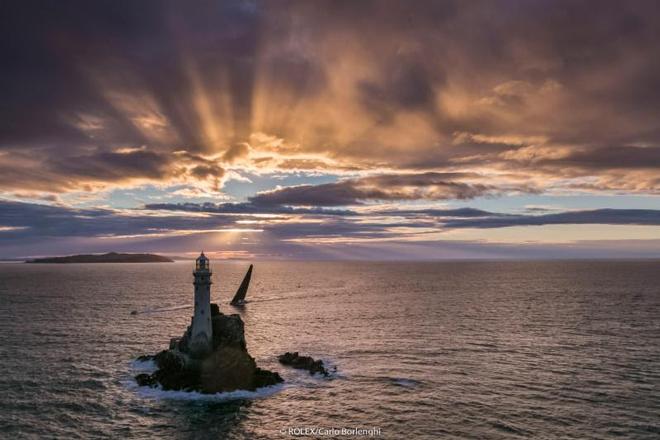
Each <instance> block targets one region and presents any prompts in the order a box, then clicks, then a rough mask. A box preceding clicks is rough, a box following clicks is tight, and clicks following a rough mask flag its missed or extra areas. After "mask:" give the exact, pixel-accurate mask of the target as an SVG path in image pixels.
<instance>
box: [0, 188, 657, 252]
mask: <svg viewBox="0 0 660 440" xmlns="http://www.w3.org/2000/svg"><path fill="white" fill-rule="evenodd" d="M558 224H608V225H649V226H660V211H657V210H617V209H612V210H590V211H568V212H560V213H556V214H544V215H511V214H504V213H494V212H487V211H482V210H477V209H472V208H460V209H420V210H405V209H402V210H380V211H379V210H375V211H368V212H355V211H345V210H332V209H324V208H291V207H284V206H256V205H251V204H249V203H245V204H240V203H226V204H199V205H197V204H192V203H190V204H157V205H148V206H145V207H144V208H141V209H123V210H122V209H109V208H86V209H76V208H70V207H65V206H49V205H42V204H33V203H21V202H12V201H7V200H0V249H2V251H1V252H0V257H3V258H6V257H13V256H28V255H43V254H44V253H46V254H48V253H50V254H53V253H54V254H57V253H72V252H74V253H75V252H78V251H80V252H83V251H84V252H103V251H108V250H126V251H128V250H131V251H142V252H144V251H154V252H157V251H161V252H162V251H166V252H173V253H176V252H181V249H201V248H204V249H222V250H223V251H231V252H234V251H235V252H249V253H251V254H252V253H254V254H259V255H270V256H271V257H272V256H274V255H280V256H283V255H288V256H289V257H291V258H300V257H304V256H305V255H315V256H316V257H319V256H320V255H323V252H324V250H323V249H326V251H328V252H330V250H333V251H332V252H335V254H334V255H335V257H336V258H339V257H341V256H342V255H344V256H346V257H348V256H350V255H349V254H350V253H351V249H353V250H356V252H357V249H359V248H364V249H367V248H370V249H372V250H374V252H375V249H380V252H384V254H383V256H381V257H380V258H392V257H393V256H395V255H399V253H398V251H397V249H398V250H401V249H407V250H406V252H414V250H415V249H417V250H418V251H419V252H420V253H419V254H418V255H416V256H415V255H412V254H409V255H408V257H410V258H424V256H432V255H436V256H438V255H440V254H444V253H446V252H449V254H452V252H451V251H450V250H451V249H463V250H464V251H466V250H467V249H471V250H470V255H473V256H474V255H477V253H478V251H479V249H480V251H481V252H482V255H484V256H485V255H491V253H493V252H494V253H496V254H498V255H509V256H516V255H518V256H519V255H525V252H527V251H525V249H527V248H528V247H526V246H524V245H522V244H515V245H514V244H511V245H510V246H508V247H507V246H504V245H502V244H493V245H490V244H488V243H484V242H483V240H480V239H475V240H471V241H470V240H458V241H457V240H456V239H454V238H452V235H451V234H452V231H455V230H460V229H480V228H490V229H494V228H508V227H511V226H538V227H542V225H558ZM489 234H491V233H489ZM237 237H242V238H241V239H237ZM370 243H371V244H370ZM378 243H380V245H379V244H378ZM386 243H390V247H389V249H390V250H391V253H388V251H387V249H388V247H387V245H386ZM405 243H407V244H405ZM415 243H417V244H415ZM480 243H481V244H480ZM627 243H628V245H629V244H630V243H629V242H627ZM612 245H613V246H615V244H612ZM642 245H643V246H647V247H648V252H650V253H651V254H653V252H656V254H655V255H658V254H657V251H658V249H660V248H657V247H654V246H655V245H653V244H652V243H650V242H649V241H648V240H646V241H639V246H642ZM308 246H312V247H315V248H317V247H318V248H317V249H316V250H315V251H313V252H312V250H311V249H308V248H307V247H308ZM319 246H320V247H319ZM433 246H435V247H436V248H437V249H438V250H437V251H433V252H431V248H432V247H433ZM503 246H504V247H503ZM548 246H550V247H551V248H552V249H555V248H554V247H553V246H551V245H548ZM603 246H605V244H603ZM572 247H573V245H572ZM503 249H508V250H506V251H504V250H503ZM541 249H542V247H540V245H539V247H538V249H536V250H535V251H534V252H535V255H540V252H541ZM557 249H558V248H557ZM557 249H555V250H552V252H555V251H556V252H559V250H557ZM585 249H586V248H585ZM439 250H442V252H440V251H439ZM622 250H625V249H622ZM310 252H311V254H310ZM429 252H430V253H429ZM456 252H458V251H456ZM456 252H455V253H454V254H453V255H454V256H460V255H462V254H461V253H460V252H458V253H456ZM500 252H502V254H500ZM552 252H551V253H549V254H548V255H554V254H553V253H552ZM585 252H586V254H585V255H587V254H589V253H588V252H587V251H585ZM559 254H560V252H559V253H558V254H557V255H559ZM328 255H329V254H326V255H325V257H323V258H328ZM369 255H372V256H374V255H375V254H372V253H369ZM589 255H592V256H593V255H595V254H593V253H591V254H589ZM333 258H334V257H333Z"/></svg>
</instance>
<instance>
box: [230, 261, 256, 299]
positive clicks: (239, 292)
mask: <svg viewBox="0 0 660 440" xmlns="http://www.w3.org/2000/svg"><path fill="white" fill-rule="evenodd" d="M250 278H252V265H251V264H250V268H249V269H248V271H247V273H246V274H245V278H243V282H242V283H241V287H239V288H238V290H237V291H236V295H234V299H232V300H231V303H230V304H231V305H233V306H236V305H241V304H243V302H244V301H245V294H246V293H247V290H248V287H249V286H250Z"/></svg>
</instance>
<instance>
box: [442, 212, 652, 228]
mask: <svg viewBox="0 0 660 440" xmlns="http://www.w3.org/2000/svg"><path fill="white" fill-rule="evenodd" d="M585 224H600V225H650V226H659V225H660V211H658V210H653V209H595V210H588V211H572V212H561V213H558V214H545V215H497V214H493V215H492V216H490V217H483V218H473V219H457V220H448V221H445V222H444V226H445V227H446V228H450V229H451V228H506V227H510V226H542V225H585Z"/></svg>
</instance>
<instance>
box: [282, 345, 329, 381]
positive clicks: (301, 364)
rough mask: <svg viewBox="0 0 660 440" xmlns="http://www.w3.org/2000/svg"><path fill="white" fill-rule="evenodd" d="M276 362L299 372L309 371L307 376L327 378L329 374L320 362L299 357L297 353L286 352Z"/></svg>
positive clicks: (308, 357)
mask: <svg viewBox="0 0 660 440" xmlns="http://www.w3.org/2000/svg"><path fill="white" fill-rule="evenodd" d="M278 360H279V361H280V363H281V364H283V365H288V366H290V367H293V368H298V369H300V370H307V371H309V374H316V373H319V374H322V375H324V376H328V374H330V373H328V370H327V369H326V368H325V366H324V365H323V361H322V360H320V359H319V360H314V358H312V357H310V356H300V355H299V354H298V352H297V351H296V352H294V353H289V352H286V353H284V354H283V355H281V356H279V357H278Z"/></svg>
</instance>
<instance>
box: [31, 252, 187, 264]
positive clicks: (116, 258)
mask: <svg viewBox="0 0 660 440" xmlns="http://www.w3.org/2000/svg"><path fill="white" fill-rule="evenodd" d="M173 262H174V260H172V259H171V258H167V257H163V256H162V255H155V254H120V253H117V252H110V253H107V254H88V255H69V256H67V257H48V258H35V259H33V260H28V261H26V263H62V264H63V263H173Z"/></svg>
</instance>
